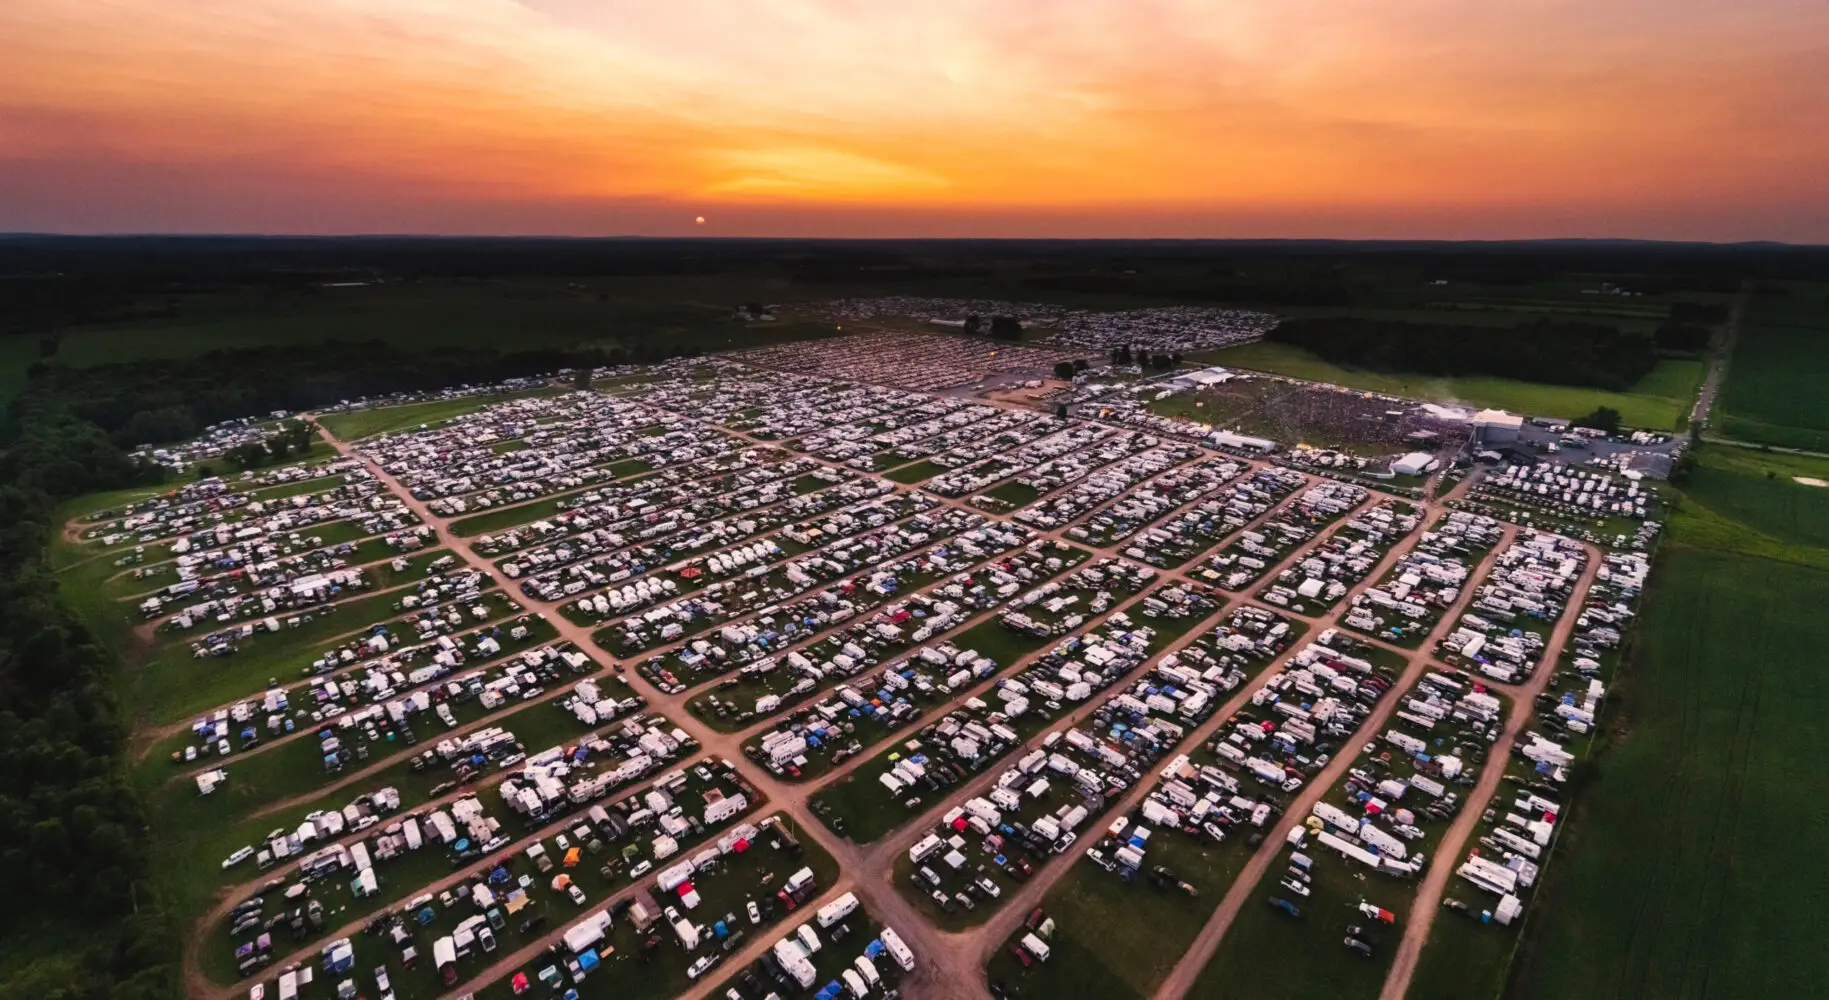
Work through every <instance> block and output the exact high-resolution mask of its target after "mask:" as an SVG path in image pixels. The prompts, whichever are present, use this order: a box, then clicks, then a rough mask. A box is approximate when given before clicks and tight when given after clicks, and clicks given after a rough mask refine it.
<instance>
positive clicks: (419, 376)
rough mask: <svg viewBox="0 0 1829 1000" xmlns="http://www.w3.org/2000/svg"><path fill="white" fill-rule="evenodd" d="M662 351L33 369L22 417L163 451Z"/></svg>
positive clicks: (366, 346) (212, 357)
mask: <svg viewBox="0 0 1829 1000" xmlns="http://www.w3.org/2000/svg"><path fill="white" fill-rule="evenodd" d="M682 353H686V352H684V351H683V350H680V349H677V348H670V347H655V348H647V347H645V346H638V347H637V348H636V349H634V350H633V351H630V350H624V349H622V348H615V349H612V350H609V351H592V352H572V351H561V350H550V349H548V350H530V351H512V352H501V351H495V350H488V349H460V348H441V349H438V350H434V351H412V350H406V349H403V348H399V347H395V346H392V345H389V344H386V343H384V342H381V341H368V342H364V343H348V342H337V341H331V342H329V343H326V344H322V345H311V346H304V347H270V348H262V349H259V350H248V351H217V352H211V353H208V354H202V355H198V356H197V357H193V358H183V359H176V360H156V361H136V362H133V363H131V364H119V365H99V366H96V367H93V368H71V367H67V366H64V365H56V364H46V363H42V362H41V363H39V364H36V365H34V366H33V367H32V378H31V381H30V383H29V384H28V386H27V388H26V391H25V394H24V396H23V397H22V398H21V399H20V401H19V404H18V411H19V412H21V413H33V412H43V411H46V410H59V411H62V412H65V413H67V414H69V415H70V416H71V417H73V418H75V419H76V420H77V421H78V422H80V423H82V424H85V425H88V426H91V427H94V428H95V429H97V430H99V431H100V432H102V433H103V434H104V435H105V436H106V438H107V440H108V441H110V442H111V443H112V444H114V445H117V446H121V447H131V446H133V445H139V444H163V443H166V442H171V441H182V440H185V439H187V438H190V437H192V436H194V435H195V434H196V433H197V432H198V431H200V430H202V429H203V428H205V427H208V426H209V425H211V424H214V423H219V422H221V421H224V420H229V419H233V418H236V417H245V416H256V415H263V414H266V413H270V412H272V411H275V410H290V411H294V412H297V411H300V410H308V409H314V408H318V407H323V406H328V405H330V404H333V403H336V402H338V401H341V400H348V399H356V398H358V397H361V396H374V395H381V394H385V393H391V392H400V391H412V390H432V389H443V388H446V387H449V386H458V385H475V384H479V383H489V382H499V381H501V380H502V379H506V378H520V377H527V376H532V375H539V374H542V373H546V372H551V371H554V370H556V369H559V368H576V367H583V366H587V365H600V364H621V363H624V362H629V361H658V360H663V359H665V358H667V357H675V356H679V355H680V354H682Z"/></svg>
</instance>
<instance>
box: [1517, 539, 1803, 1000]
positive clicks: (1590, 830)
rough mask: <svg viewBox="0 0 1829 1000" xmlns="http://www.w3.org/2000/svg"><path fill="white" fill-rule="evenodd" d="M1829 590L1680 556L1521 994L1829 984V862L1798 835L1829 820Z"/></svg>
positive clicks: (1656, 603)
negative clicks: (1821, 941) (1828, 607)
mask: <svg viewBox="0 0 1829 1000" xmlns="http://www.w3.org/2000/svg"><path fill="white" fill-rule="evenodd" d="M1775 593H1776V594H1784V595H1785V597H1784V599H1783V600H1782V601H1773V600H1772V599H1771V596H1770V595H1772V594H1775ZM1826 601H1829V573H1824V572H1821V571H1818V570H1812V569H1806V568H1801V567H1792V566H1785V565H1781V564H1774V563H1771V562H1768V561H1765V560H1760V559H1755V558H1749V557H1745V556H1740V555H1736V554H1732V553H1720V552H1704V551H1695V550H1690V549H1686V548H1677V549H1676V550H1675V551H1671V552H1669V554H1668V555H1667V557H1666V558H1665V565H1664V566H1663V568H1662V572H1661V574H1660V576H1659V578H1658V580H1657V582H1656V583H1655V585H1654V594H1653V599H1652V600H1651V602H1650V607H1649V609H1648V611H1647V614H1646V620H1645V622H1644V623H1643V648H1642V652H1641V654H1640V656H1639V658H1638V663H1637V664H1636V666H1635V669H1634V670H1633V671H1632V672H1631V674H1630V675H1629V677H1628V681H1627V683H1628V684H1629V685H1630V686H1629V688H1628V690H1627V692H1626V697H1627V699H1628V701H1627V705H1628V707H1627V709H1626V712H1627V717H1626V718H1625V719H1624V720H1623V721H1622V723H1621V729H1622V730H1623V733H1622V734H1621V736H1620V737H1619V739H1618V743H1617V745H1616V746H1615V747H1614V748H1613V749H1612V750H1611V751H1610V753H1609V754H1608V755H1607V756H1606V757H1605V758H1604V759H1603V761H1602V766H1601V775H1600V779H1599V781H1598V782H1597V784H1596V786H1595V789H1594V794H1593V795H1591V796H1589V797H1587V798H1586V799H1584V807H1583V809H1582V814H1581V815H1580V816H1579V817H1578V819H1577V823H1576V825H1575V826H1574V827H1573V830H1572V833H1571V835H1570V843H1568V844H1565V845H1563V848H1562V851H1563V857H1562V859H1561V861H1560V863H1559V865H1558V866H1557V868H1555V869H1552V877H1551V881H1550V882H1549V883H1548V885H1546V886H1545V890H1544V893H1543V895H1544V900H1543V904H1544V905H1545V909H1546V912H1545V913H1544V914H1542V915H1541V917H1540V918H1539V919H1540V923H1539V925H1538V926H1537V928H1536V931H1537V934H1536V936H1535V938H1534V939H1533V940H1531V941H1530V942H1529V943H1527V946H1526V951H1525V954H1524V955H1523V956H1521V959H1520V961H1519V963H1518V972H1517V974H1516V975H1517V984H1516V985H1517V991H1516V992H1517V995H1519V996H1522V997H1558V998H1582V997H1602V996H1607V997H1613V996H1658V997H1741V996H1745V997H1754V996H1803V995H1808V994H1810V993H1812V992H1813V991H1814V990H1816V989H1817V987H1818V984H1820V983H1822V982H1823V981H1824V980H1825V978H1829V953H1825V952H1824V951H1823V950H1822V949H1820V948H1817V947H1814V946H1812V945H1810V944H1809V943H1808V942H1809V941H1812V940H1814V939H1815V938H1816V937H1817V936H1819V935H1818V933H1817V926H1818V925H1817V922H1816V918H1815V916H1814V915H1815V914H1818V913H1820V912H1822V910H1823V908H1824V906H1825V905H1829V870H1825V866H1824V863H1823V859H1822V857H1821V855H1820V854H1819V853H1818V852H1816V851H1813V850H1810V849H1800V848H1799V845H1798V844H1797V843H1796V842H1794V841H1792V840H1790V839H1789V838H1786V837H1785V836H1783V833H1782V831H1785V830H1787V829H1788V830H1806V829H1816V828H1820V827H1821V826H1822V824H1823V823H1825V822H1826V821H1829V806H1826V805H1825V803H1829V779H1826V778H1825V771H1824V769H1823V768H1822V767H1821V761H1822V760H1823V759H1824V757H1825V755H1826V754H1829V740H1826V739H1825V736H1824V733H1823V730H1822V728H1821V727H1820V726H1819V725H1818V724H1817V721H1816V720H1817V719H1818V717H1819V716H1820V715H1821V712H1822V708H1823V698H1822V695H1823V689H1822V684H1821V676H1820V670H1819V669H1818V664H1817V663H1816V661H1815V656H1814V652H1813V651H1814V650H1815V649H1816V648H1818V646H1819V645H1820V641H1821V635H1820V631H1819V630H1818V629H1817V627H1816V625H1817V622H1818V621H1819V616H1818V615H1817V614H1816V611H1817V610H1818V609H1820V608H1821V607H1823V605H1824V602H1826ZM1774 954H1782V955H1785V956H1786V959H1785V960H1784V961H1773V960H1771V957H1772V956H1773V955H1774Z"/></svg>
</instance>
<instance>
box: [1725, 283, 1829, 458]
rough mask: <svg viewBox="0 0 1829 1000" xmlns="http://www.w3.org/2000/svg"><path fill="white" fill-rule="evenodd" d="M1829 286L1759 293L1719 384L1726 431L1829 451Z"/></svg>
mask: <svg viewBox="0 0 1829 1000" xmlns="http://www.w3.org/2000/svg"><path fill="white" fill-rule="evenodd" d="M1825 385H1829V285H1793V286H1790V294H1789V295H1788V296H1783V297H1779V296H1772V295H1759V294H1754V295H1752V296H1750V297H1749V298H1748V300H1747V305H1746V313H1745V315H1744V316H1743V317H1742V318H1741V321H1740V332H1739V337H1738V339H1737V340H1736V341H1735V344H1734V354H1733V357H1732V358H1730V359H1729V362H1728V369H1727V381H1726V383H1725V384H1724V385H1723V386H1722V390H1721V407H1722V411H1723V419H1721V420H1720V421H1719V422H1718V429H1719V430H1720V431H1721V433H1722V434H1724V435H1725V436H1727V437H1730V438H1736V439H1740V440H1744V441H1753V442H1757V443H1760V444H1771V445H1778V446H1781V447H1787V448H1804V449H1807V450H1811V451H1829V399H1826V397H1825V394H1824V389H1823V387H1824V386H1825Z"/></svg>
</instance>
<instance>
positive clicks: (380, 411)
mask: <svg viewBox="0 0 1829 1000" xmlns="http://www.w3.org/2000/svg"><path fill="white" fill-rule="evenodd" d="M564 391H565V390H563V389H559V388H557V387H553V386H548V387H545V388H540V389H527V390H522V391H518V392H497V393H479V394H476V395H471V396H460V397H458V398H456V399H434V400H427V401H425V402H419V403H401V404H398V405H395V406H375V407H369V408H367V409H361V410H351V411H349V412H346V413H326V414H319V415H316V417H315V419H316V420H317V423H318V426H320V427H322V428H323V429H324V430H326V431H329V432H330V433H331V434H334V435H336V436H337V437H338V438H340V439H342V440H344V441H356V440H360V439H361V438H366V437H374V436H375V435H377V434H388V433H392V432H395V431H403V430H411V429H413V428H416V427H419V426H420V425H422V424H439V423H444V422H445V421H447V420H450V419H452V418H454V417H460V416H463V415H464V414H467V413H474V412H476V411H477V410H481V409H483V408H485V407H489V406H494V405H495V404H496V403H505V402H507V401H509V400H511V399H522V398H525V397H528V396H556V395H559V394H560V393H562V392H564Z"/></svg>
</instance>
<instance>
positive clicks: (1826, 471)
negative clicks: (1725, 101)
mask: <svg viewBox="0 0 1829 1000" xmlns="http://www.w3.org/2000/svg"><path fill="white" fill-rule="evenodd" d="M1799 479H1808V480H1816V481H1819V482H1829V460H1825V459H1818V458H1808V457H1804V456H1794V455H1784V454H1762V453H1760V452H1756V451H1750V450H1747V449H1742V448H1730V447H1720V446H1712V445H1711V446H1708V447H1705V448H1703V449H1701V450H1700V451H1698V452H1697V453H1696V468H1695V469H1694V470H1693V471H1692V472H1691V473H1690V475H1689V479H1688V480H1687V481H1686V482H1684V483H1683V492H1684V493H1685V494H1687V495H1688V497H1689V498H1690V499H1691V500H1693V501H1695V502H1696V503H1698V504H1701V505H1702V506H1704V507H1707V508H1708V509H1709V510H1710V511H1713V512H1714V513H1716V514H1719V515H1721V516H1723V517H1725V518H1729V519H1731V520H1734V521H1738V522H1740V523H1742V524H1745V525H1746V526H1747V527H1749V528H1752V529H1753V530H1755V531H1758V532H1760V533H1762V534H1766V535H1769V536H1771V537H1772V538H1774V539H1777V540H1778V541H1780V542H1784V543H1788V544H1792V545H1811V546H1819V547H1829V487H1825V486H1812V485H1809V484H1807V483H1803V482H1799V481H1798V480H1799Z"/></svg>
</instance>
